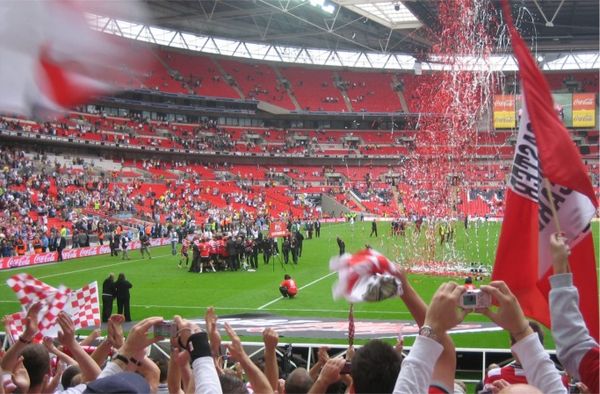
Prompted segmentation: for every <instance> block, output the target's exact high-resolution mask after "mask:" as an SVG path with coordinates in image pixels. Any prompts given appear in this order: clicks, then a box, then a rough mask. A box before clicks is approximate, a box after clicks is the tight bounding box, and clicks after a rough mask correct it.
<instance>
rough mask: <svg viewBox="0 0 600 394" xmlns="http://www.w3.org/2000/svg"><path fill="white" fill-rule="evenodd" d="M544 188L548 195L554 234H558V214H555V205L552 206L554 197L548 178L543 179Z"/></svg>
mask: <svg viewBox="0 0 600 394" xmlns="http://www.w3.org/2000/svg"><path fill="white" fill-rule="evenodd" d="M544 186H545V187H546V194H547V195H548V201H549V202H550V210H551V211H552V219H553V220H554V226H556V232H557V233H560V232H561V231H560V222H559V221H558V214H557V213H556V205H554V197H552V185H550V181H549V180H548V178H544Z"/></svg>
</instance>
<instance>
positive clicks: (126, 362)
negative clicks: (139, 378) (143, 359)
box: [114, 354, 129, 364]
mask: <svg viewBox="0 0 600 394" xmlns="http://www.w3.org/2000/svg"><path fill="white" fill-rule="evenodd" d="M114 359H115V360H119V361H122V362H124V363H125V364H129V360H128V359H127V357H125V356H123V355H122V354H117V355H116V356H115V357H114Z"/></svg>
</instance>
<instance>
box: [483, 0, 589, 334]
mask: <svg viewBox="0 0 600 394" xmlns="http://www.w3.org/2000/svg"><path fill="white" fill-rule="evenodd" d="M503 7H504V14H505V17H506V19H507V24H508V27H509V31H510V35H511V39H512V46H513V51H514V54H515V57H516V58H517V60H518V63H519V72H520V76H521V84H522V92H523V94H522V97H523V112H522V115H521V121H520V126H519V134H518V138H517V145H516V149H515V156H514V162H513V166H512V172H511V175H510V180H509V184H508V190H507V192H506V207H505V215H504V222H503V223H502V231H501V234H500V240H499V244H498V251H497V254H496V262H495V264H494V271H493V273H492V279H493V280H504V281H505V282H506V283H507V284H508V286H509V287H510V289H511V290H512V292H513V293H514V294H515V295H516V297H517V298H518V300H519V303H520V304H521V307H522V308H523V311H524V312H525V314H526V315H527V316H528V317H530V318H533V319H535V320H537V321H539V322H541V323H543V324H544V325H546V326H548V327H550V313H549V308H548V293H549V290H550V285H549V281H548V277H549V276H550V275H552V259H551V256H550V244H549V243H550V235H551V234H552V233H554V232H556V231H557V228H556V225H555V219H554V218H553V214H552V205H551V204H554V205H555V207H556V212H557V219H558V222H559V224H560V230H561V231H562V232H563V233H564V234H565V236H566V238H567V240H568V243H569V245H570V247H571V255H570V256H569V262H570V266H571V271H572V272H573V280H574V284H575V286H577V288H578V290H579V294H580V309H581V312H582V314H583V317H584V319H585V321H586V324H587V326H588V329H589V330H590V333H591V335H592V336H593V337H595V338H596V339H598V284H597V272H596V259H595V253H594V244H593V240H592V233H591V227H590V221H591V219H592V218H593V216H594V214H595V212H596V209H597V208H598V202H597V200H596V197H595V195H594V190H593V187H592V184H591V182H590V179H589V176H588V174H587V171H586V168H585V166H584V164H583V162H582V159H581V156H580V154H579V150H578V149H577V147H576V146H575V144H574V143H573V141H571V138H570V137H569V134H568V132H567V130H566V128H565V127H564V125H563V124H562V122H561V120H560V119H559V117H558V115H557V114H556V112H555V110H554V105H553V101H552V96H551V94H550V89H549V87H548V84H547V82H546V80H545V79H544V77H543V75H542V73H541V72H540V70H539V69H538V68H537V65H536V63H535V60H534V59H533V57H532V56H531V53H530V52H529V50H528V48H527V46H526V45H525V42H524V41H523V39H522V38H521V37H520V35H519V33H518V32H517V31H516V29H515V27H514V25H513V23H512V18H511V15H510V7H509V5H508V2H506V1H504V2H503ZM548 184H549V185H551V194H552V200H553V202H551V201H550V200H549V198H548V191H547V190H546V185H548Z"/></svg>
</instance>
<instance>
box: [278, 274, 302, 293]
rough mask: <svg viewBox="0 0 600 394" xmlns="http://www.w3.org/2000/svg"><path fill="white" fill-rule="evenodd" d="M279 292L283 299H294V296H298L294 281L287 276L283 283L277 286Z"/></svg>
mask: <svg viewBox="0 0 600 394" xmlns="http://www.w3.org/2000/svg"><path fill="white" fill-rule="evenodd" d="M279 291H280V292H281V295H282V296H283V297H286V298H287V297H289V298H294V296H295V295H296V294H298V286H296V281H295V280H294V279H292V277H291V276H289V275H288V274H285V276H284V277H283V281H282V282H281V283H280V284H279Z"/></svg>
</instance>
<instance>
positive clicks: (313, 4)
mask: <svg viewBox="0 0 600 394" xmlns="http://www.w3.org/2000/svg"><path fill="white" fill-rule="evenodd" d="M142 1H144V2H145V3H146V5H147V6H148V9H149V12H150V15H151V17H152V18H151V20H152V21H153V22H152V23H149V22H147V21H142V20H140V18H139V17H136V16H135V15H110V16H107V15H105V14H102V15H103V16H101V15H100V14H101V12H95V13H90V14H88V17H89V22H90V24H91V26H92V27H93V28H94V29H96V30H98V31H102V32H105V33H109V34H114V35H117V36H122V37H126V38H131V39H135V40H139V41H144V42H149V43H153V44H158V45H162V46H166V47H172V48H180V49H185V50H190V51H196V52H201V53H206V54H216V55H223V56H232V57H237V58H240V59H253V60H260V61H274V62H285V63H297V64H308V65H316V66H334V67H352V68H365V69H383V70H407V71H412V70H414V71H415V72H419V71H429V70H444V69H448V68H449V67H458V68H461V69H466V70H493V71H509V72H510V71H515V70H517V66H516V62H515V59H514V57H513V56H512V54H511V53H505V52H499V53H496V54H494V55H491V56H489V57H487V58H485V59H484V58H468V57H462V58H459V59H458V60H456V61H455V60H453V61H452V63H453V65H452V66H449V65H448V62H445V61H444V60H443V59H433V60H432V59H429V62H422V61H418V60H417V57H416V56H419V55H418V54H419V53H420V52H421V51H422V50H423V49H426V48H428V47H429V46H430V45H431V42H429V38H427V37H426V35H424V34H422V29H420V27H421V26H422V25H424V24H425V25H428V26H429V25H435V23H436V13H437V3H436V2H437V1H438V0H419V1H414V0H253V1H250V0H247V1H246V0H244V1H239V0H196V1H195V2H194V1H187V0H169V1H164V0H142ZM490 1H492V2H494V1H496V0H490ZM515 5H516V6H518V7H521V8H519V10H520V11H521V10H526V14H527V15H529V16H530V19H531V20H527V21H525V22H527V23H526V24H525V27H526V29H524V30H526V31H527V32H526V35H524V38H525V39H526V40H527V41H528V42H532V43H533V44H534V48H535V50H536V51H537V55H538V61H539V63H540V65H541V67H542V68H543V69H544V70H547V71H553V70H557V71H563V70H590V69H599V68H600V60H599V54H598V48H597V45H596V44H595V43H597V40H598V37H597V34H595V33H594V32H597V30H598V25H597V14H598V2H597V0H569V1H568V2H565V0H545V1H544V2H543V3H540V2H539V0H520V3H519V4H515ZM92 12H93V10H92ZM540 15H541V16H540ZM594 16H596V19H594ZM578 24H580V25H581V26H578ZM572 48H574V49H572Z"/></svg>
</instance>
